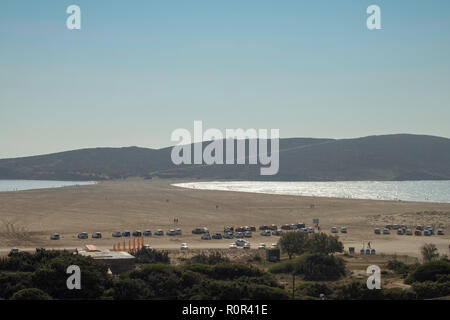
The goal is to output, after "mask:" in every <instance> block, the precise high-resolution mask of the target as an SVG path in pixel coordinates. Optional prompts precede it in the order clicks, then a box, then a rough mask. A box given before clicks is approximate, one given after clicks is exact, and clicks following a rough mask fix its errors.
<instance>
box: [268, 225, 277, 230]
mask: <svg viewBox="0 0 450 320" xmlns="http://www.w3.org/2000/svg"><path fill="white" fill-rule="evenodd" d="M269 229H270V230H278V228H277V226H276V225H275V224H272V225H271V226H270V227H269Z"/></svg>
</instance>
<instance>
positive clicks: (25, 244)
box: [0, 179, 450, 256]
mask: <svg viewBox="0 0 450 320" xmlns="http://www.w3.org/2000/svg"><path fill="white" fill-rule="evenodd" d="M180 182H185V181H180V180H155V179H154V180H142V179H128V180H120V181H106V182H101V183H98V184H95V185H88V186H70V187H64V188H57V189H41V190H28V191H16V192H0V241H1V245H0V252H2V253H7V252H8V251H9V249H10V248H12V247H18V248H19V249H33V248H36V247H42V248H67V249H73V248H76V247H78V248H80V247H83V246H84V245H85V244H95V245H97V246H98V247H99V248H107V249H112V246H113V244H114V243H117V242H118V241H122V240H120V239H117V238H112V236H111V233H112V232H114V231H123V230H130V231H133V230H136V229H139V230H142V231H143V230H145V229H151V230H152V232H154V231H155V230H156V229H163V230H164V232H166V231H167V230H168V229H172V228H175V227H179V228H181V229H182V231H183V235H181V236H176V237H169V236H167V235H164V236H160V237H158V236H154V235H153V236H151V237H147V238H146V239H145V242H146V243H149V244H150V245H152V246H153V247H154V248H167V249H177V248H179V246H180V244H181V243H183V242H186V243H188V244H189V246H190V247H191V248H199V249H200V248H227V247H228V245H229V244H230V243H231V242H232V240H227V239H222V240H201V239H200V236H198V235H193V234H192V233H191V230H192V229H193V228H195V227H202V226H207V227H209V229H210V230H211V232H212V233H214V232H223V227H224V226H226V225H232V226H241V225H249V226H250V225H255V226H257V227H258V226H260V225H270V224H277V225H278V226H280V225H282V224H285V223H289V224H290V223H296V222H304V223H306V224H308V225H312V220H313V218H319V219H320V225H321V227H322V230H324V231H325V232H329V231H330V228H331V227H332V226H336V227H341V226H346V227H347V229H348V233H347V234H339V237H340V239H341V240H342V241H343V242H344V244H345V247H346V248H348V247H355V248H356V250H359V249H360V248H361V247H362V245H363V242H365V243H367V242H368V241H370V242H371V244H372V247H373V248H375V249H376V250H377V252H378V253H386V254H394V253H395V254H408V255H412V256H417V255H419V248H420V247H421V246H422V245H423V244H424V243H434V244H436V246H437V247H438V249H439V251H440V253H448V251H449V243H450V237H449V235H448V233H449V231H450V230H449V226H450V203H420V202H398V201H380V200H354V199H335V198H318V197H298V196H286V195H268V194H256V193H255V194H252V193H244V192H229V191H206V190H192V189H185V188H179V187H175V186H171V184H172V183H180ZM174 218H178V221H179V222H178V225H177V226H175V225H174V223H173V220H174ZM387 223H398V224H407V225H408V226H412V225H416V224H422V225H434V226H435V227H436V228H437V227H439V226H440V227H442V228H443V229H444V231H445V235H444V236H437V235H435V236H431V237H424V236H422V237H418V236H399V235H397V234H394V233H392V234H391V235H375V234H374V231H373V229H374V228H375V227H380V228H383V227H384V225H385V224H387ZM82 231H84V232H88V233H89V234H92V232H96V231H100V232H102V234H103V238H102V239H91V238H89V239H87V240H80V239H78V238H77V234H78V233H79V232H82ZM52 233H59V234H60V235H61V239H60V240H57V241H51V240H50V239H49V237H50V234H52ZM249 240H250V241H251V243H252V246H253V247H254V248H255V247H257V245H258V244H259V243H266V244H271V243H274V242H277V240H278V237H275V236H271V237H263V236H260V235H259V232H257V233H255V234H254V236H253V238H251V239H249ZM127 242H128V241H127Z"/></svg>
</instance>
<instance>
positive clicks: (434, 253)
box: [420, 243, 439, 262]
mask: <svg viewBox="0 0 450 320" xmlns="http://www.w3.org/2000/svg"><path fill="white" fill-rule="evenodd" d="M420 252H421V253H422V259H423V261H424V262H431V261H433V260H435V259H437V258H439V253H438V249H437V248H436V246H435V245H434V244H433V243H426V244H424V245H423V247H422V248H420Z"/></svg>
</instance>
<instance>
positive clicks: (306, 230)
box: [299, 228, 308, 233]
mask: <svg viewBox="0 0 450 320" xmlns="http://www.w3.org/2000/svg"><path fill="white" fill-rule="evenodd" d="M299 231H300V232H303V233H308V228H301V229H300V230H299Z"/></svg>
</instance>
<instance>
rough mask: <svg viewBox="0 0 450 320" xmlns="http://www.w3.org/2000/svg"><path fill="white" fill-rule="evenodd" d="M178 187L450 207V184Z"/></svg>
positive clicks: (206, 184)
mask: <svg viewBox="0 0 450 320" xmlns="http://www.w3.org/2000/svg"><path fill="white" fill-rule="evenodd" d="M173 185H174V186H177V187H183V188H190V189H201V190H221V191H239V192H253V193H266V194H282V195H293V196H312V197H332V198H345V199H372V200H394V201H420V202H447V203H450V180H444V181H331V182H276V181H274V182H272V181H270V182H269V181H211V182H188V183H176V184H173Z"/></svg>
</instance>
